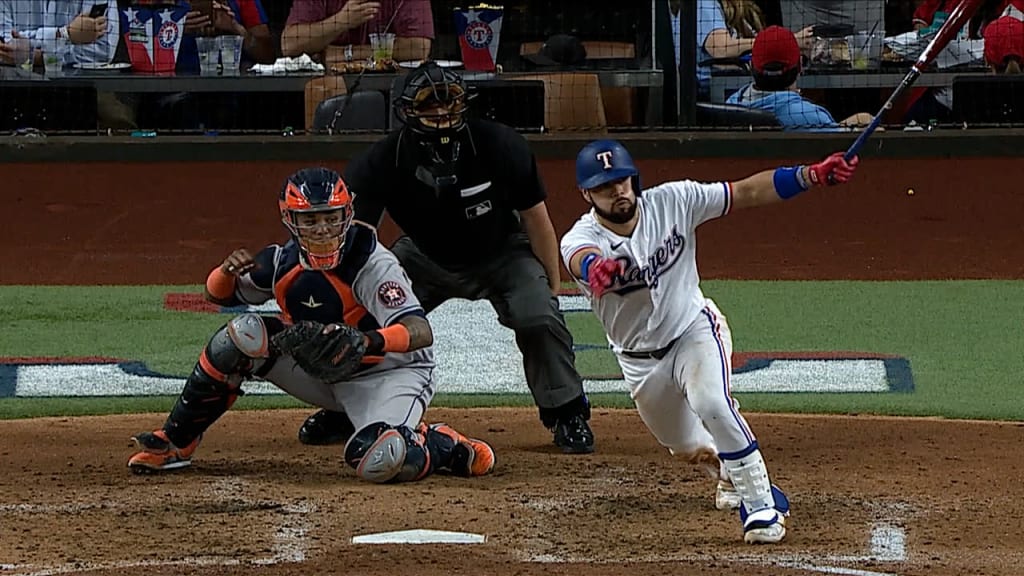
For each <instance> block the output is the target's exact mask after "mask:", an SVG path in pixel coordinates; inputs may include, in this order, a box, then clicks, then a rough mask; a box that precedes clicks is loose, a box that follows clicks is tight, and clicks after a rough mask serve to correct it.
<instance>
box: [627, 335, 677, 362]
mask: <svg viewBox="0 0 1024 576" xmlns="http://www.w3.org/2000/svg"><path fill="white" fill-rule="evenodd" d="M678 341H679V338H673V339H672V341H671V342H669V343H668V344H666V345H665V346H664V347H662V348H658V349H657V350H650V351H647V352H636V351H633V350H623V351H622V352H621V354H622V355H623V356H625V357H627V358H639V359H641V360H649V359H654V360H661V359H662V358H664V357H665V355H666V354H668V352H669V350H671V349H672V347H673V346H675V345H676V342H678Z"/></svg>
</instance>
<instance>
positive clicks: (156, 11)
mask: <svg viewBox="0 0 1024 576" xmlns="http://www.w3.org/2000/svg"><path fill="white" fill-rule="evenodd" d="M188 11H189V8H188V6H187V5H179V6H164V7H154V8H144V7H138V6H137V7H129V8H126V9H124V10H121V29H122V30H124V31H125V34H124V42H125V45H126V46H127V47H128V57H129V58H130V59H131V62H132V69H133V70H135V71H136V72H140V73H149V74H173V73H174V68H175V65H176V64H177V62H178V50H179V48H181V36H182V34H183V33H184V29H185V15H186V14H188Z"/></svg>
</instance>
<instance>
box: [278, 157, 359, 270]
mask: <svg viewBox="0 0 1024 576" xmlns="http://www.w3.org/2000/svg"><path fill="white" fill-rule="evenodd" d="M352 199H353V194H352V193H350V192H349V191H348V187H347V186H346V185H345V182H344V180H342V178H341V175H340V174H338V173H337V172H335V171H334V170H330V169H328V168H303V169H302V170H299V171H298V172H296V173H294V174H292V175H291V176H289V177H288V179H287V180H285V183H284V187H283V188H282V189H281V196H280V198H279V199H278V207H279V208H280V210H281V221H282V222H284V225H285V227H287V228H288V231H289V232H291V234H292V238H294V239H295V242H296V244H298V245H299V252H300V255H301V258H300V261H301V262H302V265H303V266H304V267H306V268H309V269H313V270H330V269H331V268H334V267H336V266H337V265H338V264H339V263H340V262H341V249H342V247H343V246H344V245H345V235H346V233H347V232H348V229H349V226H351V225H352V215H353V212H352Z"/></svg>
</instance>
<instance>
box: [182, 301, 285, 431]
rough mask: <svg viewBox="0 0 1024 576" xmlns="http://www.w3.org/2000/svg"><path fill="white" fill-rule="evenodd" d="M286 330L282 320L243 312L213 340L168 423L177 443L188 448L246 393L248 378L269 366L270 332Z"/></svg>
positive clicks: (207, 346) (190, 376) (193, 372)
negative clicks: (243, 389)
mask: <svg viewBox="0 0 1024 576" xmlns="http://www.w3.org/2000/svg"><path fill="white" fill-rule="evenodd" d="M282 328H283V324H281V321H280V320H278V319H276V318H270V317H267V318H264V317H262V316H258V315H256V314H243V315H241V316H237V317H235V318H233V319H232V320H231V321H230V322H228V323H227V324H225V325H224V326H223V327H221V328H220V329H219V330H217V332H215V333H214V335H213V336H212V337H211V338H210V341H209V342H208V343H207V344H206V347H205V348H203V352H202V354H200V355H199V361H198V362H196V365H195V367H193V369H192V373H191V374H190V375H189V377H188V380H187V381H186V382H185V388H184V389H183V390H182V391H181V396H180V397H178V401H177V402H175V404H174V408H172V409H171V414H170V416H169V417H168V418H167V422H166V423H165V424H164V431H165V432H166V433H167V436H168V438H169V439H170V440H171V442H173V443H174V444H175V445H176V446H187V445H188V444H189V443H191V442H192V440H194V439H196V438H197V437H198V436H199V435H200V434H202V433H203V432H205V431H206V429H207V428H209V426H210V425H211V424H213V423H214V421H216V420H217V419H218V418H220V417H221V415H223V414H224V412H226V411H227V410H228V409H229V408H231V405H232V404H234V403H235V400H237V399H238V397H239V396H241V395H242V390H241V384H242V380H243V379H244V378H246V377H249V376H252V375H253V374H256V373H259V372H263V371H264V369H266V368H269V363H270V357H269V353H268V344H269V341H270V337H269V335H268V333H269V331H273V330H278V331H279V330H280V329H282Z"/></svg>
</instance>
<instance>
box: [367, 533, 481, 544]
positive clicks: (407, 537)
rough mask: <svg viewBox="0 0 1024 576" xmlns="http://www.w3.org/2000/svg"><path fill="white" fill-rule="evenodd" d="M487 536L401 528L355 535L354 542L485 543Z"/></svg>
mask: <svg viewBox="0 0 1024 576" xmlns="http://www.w3.org/2000/svg"><path fill="white" fill-rule="evenodd" d="M486 540H487V537H486V536H484V535H483V534H471V533H469V532H447V531H445V530H399V531H397V532H380V533H378V534H363V535H362V536H353V537H352V543H353V544H483V543H484V542H485V541H486Z"/></svg>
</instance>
